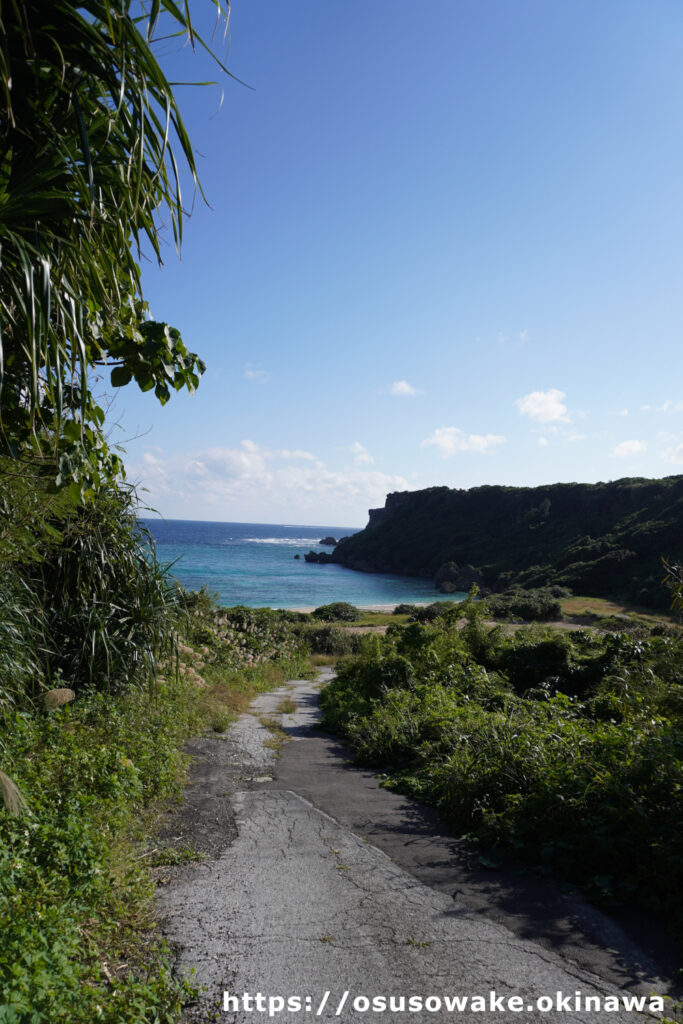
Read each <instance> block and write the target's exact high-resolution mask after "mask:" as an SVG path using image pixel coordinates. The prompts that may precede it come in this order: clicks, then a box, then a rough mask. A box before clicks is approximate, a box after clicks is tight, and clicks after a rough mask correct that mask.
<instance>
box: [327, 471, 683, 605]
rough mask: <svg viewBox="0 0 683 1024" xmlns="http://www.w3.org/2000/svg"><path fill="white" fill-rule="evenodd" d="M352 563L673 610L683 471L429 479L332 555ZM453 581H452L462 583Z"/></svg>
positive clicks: (680, 550)
mask: <svg viewBox="0 0 683 1024" xmlns="http://www.w3.org/2000/svg"><path fill="white" fill-rule="evenodd" d="M326 557H329V558H331V559H332V560H333V561H335V562H339V563H341V564H342V565H346V566H348V567H350V568H354V569H361V570H365V571H371V572H392V573H403V574H406V575H413V576H426V577H432V578H434V577H437V578H438V574H439V571H440V570H443V569H444V567H447V566H448V563H454V566H455V568H454V569H453V570H452V571H450V572H446V573H443V572H442V576H441V578H444V579H449V580H453V581H455V583H457V581H458V574H460V576H461V577H462V583H461V585H460V586H459V587H458V589H464V590H469V587H470V586H471V584H472V582H478V583H479V584H480V585H482V586H484V587H487V588H490V589H494V590H504V589H506V588H508V587H510V586H512V585H513V584H517V585H521V586H524V587H544V586H548V585H551V584H555V585H559V586H564V587H569V588H570V589H571V590H574V591H575V592H577V593H581V594H586V595H593V596H598V597H599V596H605V597H615V598H620V599H622V600H624V601H628V602H630V603H632V604H640V605H645V606H649V607H653V608H665V607H667V606H668V604H669V602H670V595H669V593H668V591H667V590H666V589H665V588H663V587H662V578H663V576H664V570H663V568H662V559H663V558H665V559H667V561H669V562H672V563H679V562H681V561H682V560H683V476H671V477H665V478H664V479H662V480H646V479H639V478H635V479H629V478H626V479H623V480H616V481H614V482H611V483H598V484H552V485H548V486H544V487H474V488H471V489H470V490H451V489H450V488H448V487H430V488H427V489H426V490H422V491H413V492H405V493H397V494H390V495H389V496H388V498H387V502H386V507H385V508H384V509H376V510H372V511H371V513H370V523H369V524H368V526H367V527H366V528H365V529H364V530H362V531H361V532H360V533H356V534H354V535H353V536H351V537H348V538H346V539H344V540H343V541H341V542H340V543H339V544H338V545H337V547H336V548H335V550H334V552H333V553H332V555H331V556H326ZM455 583H453V584H452V585H453V586H454V587H455Z"/></svg>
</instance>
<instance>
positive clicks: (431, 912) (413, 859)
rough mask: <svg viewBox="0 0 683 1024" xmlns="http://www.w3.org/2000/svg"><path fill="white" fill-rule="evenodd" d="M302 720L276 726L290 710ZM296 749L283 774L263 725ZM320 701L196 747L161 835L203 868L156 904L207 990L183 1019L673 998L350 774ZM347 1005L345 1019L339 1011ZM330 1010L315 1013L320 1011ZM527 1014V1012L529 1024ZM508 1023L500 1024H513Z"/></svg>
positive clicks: (574, 910)
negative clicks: (459, 1001)
mask: <svg viewBox="0 0 683 1024" xmlns="http://www.w3.org/2000/svg"><path fill="white" fill-rule="evenodd" d="M329 672H330V670H323V671H322V673H321V675H322V676H323V677H325V676H326V675H327V677H329ZM285 696H286V697H291V698H293V699H294V700H295V701H296V703H297V711H296V712H294V713H292V714H284V715H278V712H277V708H278V705H279V704H280V702H281V701H282V698H283V697H285ZM264 715H266V716H268V717H277V718H279V720H280V721H281V723H282V727H283V728H284V729H285V731H286V732H288V734H289V736H290V737H291V739H292V741H293V742H291V743H288V744H285V746H284V748H283V751H282V757H281V758H280V759H278V757H277V754H276V753H275V751H274V750H273V749H272V747H271V746H269V745H268V740H269V739H270V736H271V734H270V733H269V732H268V731H267V729H266V728H264V726H263V725H262V724H261V723H260V721H259V717H262V716H264ZM316 716H317V685H316V684H315V683H311V682H310V681H297V682H293V683H290V684H287V686H286V687H283V688H282V689H280V690H278V691H275V692H274V693H271V694H266V695H263V696H261V697H259V698H257V700H256V701H255V702H254V704H253V705H252V713H249V714H245V715H242V716H241V717H240V719H239V720H238V721H237V722H236V723H235V724H234V725H233V727H232V728H231V729H230V731H229V733H228V734H227V735H226V737H225V738H207V739H204V740H197V741H194V744H193V748H191V750H192V749H194V753H195V755H196V758H197V760H196V767H195V771H194V772H193V775H192V783H193V784H192V785H191V786H190V787H189V789H188V791H187V798H186V800H185V802H184V806H183V807H182V808H180V809H179V811H178V813H177V815H175V816H173V817H172V818H171V819H170V820H169V823H168V825H167V836H168V837H169V838H172V839H173V841H175V842H179V843H181V844H187V843H188V842H191V843H193V845H194V846H195V847H197V848H198V849H199V850H201V851H203V852H204V853H205V854H207V858H206V859H205V860H203V861H201V862H199V863H197V864H193V865H190V866H188V867H185V868H182V869H180V868H173V869H170V870H167V871H166V875H165V876H164V878H162V879H161V881H165V882H166V884H165V885H163V886H162V889H161V896H160V900H159V905H160V915H161V920H162V927H163V930H164V933H165V935H166V937H167V939H168V940H169V942H170V943H171V944H172V946H173V948H174V950H175V951H176V969H177V970H178V971H180V972H182V973H187V974H189V973H190V972H191V971H193V972H194V982H195V984H197V985H199V986H200V987H201V989H202V993H201V996H200V999H199V1002H198V1003H197V1004H195V1005H193V1006H192V1007H190V1008H189V1009H188V1011H187V1013H186V1020H187V1021H188V1022H189V1021H193V1022H208V1021H210V1020H224V1021H227V1022H242V1021H256V1020H267V1019H269V1018H268V1015H267V1013H259V1012H247V1011H245V1010H243V1009H240V1010H238V1011H233V1010H232V1009H230V1010H228V1011H227V1012H225V1011H224V1010H223V1009H222V1000H223V993H224V991H228V992H230V993H231V994H236V995H238V996H241V995H242V993H245V992H247V993H251V994H252V995H255V994H256V993H257V992H261V993H264V994H265V995H266V996H271V995H281V996H284V997H288V996H300V997H302V998H303V999H304V1000H305V997H307V996H309V997H311V1006H312V1009H311V1011H310V1012H307V1011H306V1003H305V1001H304V1008H303V1010H302V1011H301V1012H298V1013H296V1012H290V1013H288V1012H286V1011H285V1012H280V1013H278V1014H277V1015H276V1016H275V1018H274V1019H276V1020H278V1021H281V1022H283V1024H292V1022H295V1021H296V1022H301V1021H305V1020H306V1019H312V1018H313V1017H315V1018H316V1019H317V1020H320V1021H332V1020H336V1021H339V1020H341V1021H343V1022H345V1024H352V1022H353V1024H355V1022H357V1021H367V1020H368V1019H375V1020H377V1019H379V1020H382V1021H392V1022H393V1021H405V1020H411V1019H412V1020H419V1021H422V1020H430V1021H431V1020H433V1021H445V1020H453V1019H458V1020H460V1021H462V1022H463V1024H471V1022H482V1021H483V1020H486V1021H487V1022H490V1021H491V1020H493V1019H495V1017H496V1016H497V1014H496V1013H490V1012H489V1013H486V1014H482V1013H481V1012H472V1011H465V1012H458V1013H455V1014H454V1013H450V1012H448V1011H446V1010H445V1009H442V1010H440V1011H438V1012H427V1011H423V1012H421V1013H419V1014H416V1013H410V1014H409V1013H398V1012H396V1013H392V1012H390V1011H387V1012H384V1013H381V1014H378V1013H373V1012H360V1011H354V1009H353V999H354V997H356V996H368V997H372V996H375V995H385V996H391V995H393V996H405V997H409V996H411V995H418V996H421V997H423V998H426V997H427V996H444V995H445V994H449V995H469V996H473V995H485V996H486V997H487V998H488V995H489V992H490V991H491V990H495V992H496V994H497V995H498V996H506V997H508V996H519V997H521V998H522V1000H523V1005H524V1012H523V1013H521V1014H520V1013H517V1014H514V1015H513V1019H517V1020H520V1021H522V1020H523V1021H525V1022H527V1021H528V1022H536V1021H544V1022H545V1024H547V1022H548V1021H549V1020H552V1021H557V1020H560V1019H561V1018H562V1014H559V1013H554V1012H553V1013H548V1012H545V1013H544V1012H541V1011H539V1010H537V1009H535V1008H531V1007H532V1006H534V1007H535V1001H536V999H537V998H538V997H539V996H552V997H553V998H554V997H555V994H556V993H557V992H562V993H563V994H564V995H572V996H573V994H574V993H575V992H577V991H579V992H580V993H581V994H582V996H583V997H585V996H588V995H598V994H599V995H602V996H605V995H606V994H608V993H619V992H620V991H621V990H622V989H624V988H629V989H630V990H631V991H638V992H641V993H649V992H653V991H656V992H663V991H665V990H666V989H667V988H668V986H667V983H666V980H665V979H664V978H663V977H662V976H661V972H660V971H659V970H658V968H657V965H656V963H655V961H654V960H653V958H652V957H651V956H650V955H649V953H648V952H646V951H644V950H642V949H640V947H639V946H638V945H637V943H634V941H633V940H632V939H630V938H629V937H628V935H627V934H626V933H625V932H624V931H623V930H622V929H620V928H619V927H618V926H617V925H615V924H614V923H613V922H611V921H609V920H608V919H607V918H604V916H603V915H601V914H600V913H599V912H598V911H595V910H594V909H593V908H588V907H586V906H585V905H583V904H582V903H581V901H580V899H578V898H577V897H575V896H568V895H566V894H560V893H558V892H557V891H556V890H554V889H552V888H551V887H550V886H548V885H547V884H546V883H543V882H540V883H539V882H538V881H534V880H532V879H531V880H530V879H524V878H522V877H517V878H512V879H511V878H510V877H503V878H502V879H501V875H500V873H495V874H494V873H490V875H487V874H486V873H482V872H480V873H479V874H478V875H477V874H476V873H472V872H471V871H469V870H468V868H467V866H466V864H464V863H463V857H466V851H465V850H464V849H463V848H462V847H461V846H460V845H459V844H458V841H457V840H453V839H452V838H448V837H445V836H442V835H441V834H440V830H439V825H438V819H436V817H435V816H434V814H433V812H431V811H429V810H427V809H423V808H420V807H418V806H417V805H415V804H413V803H412V802H411V801H408V800H407V799H406V798H405V797H401V796H399V795H397V794H393V793H389V792H387V791H386V790H383V789H380V788H379V787H378V786H377V783H376V781H375V780H374V779H373V777H372V775H371V774H370V773H368V772H362V771H359V770H357V769H349V768H348V767H346V762H345V757H344V753H345V752H344V750H343V748H340V745H339V744H338V743H337V742H336V741H335V740H334V739H333V738H331V737H328V736H325V735H324V734H322V733H319V732H315V731H313V730H312V729H311V726H312V725H313V724H314V722H315V718H316ZM345 990H349V992H350V995H349V997H348V1001H347V1005H346V1008H345V1009H344V1010H343V1012H342V1014H341V1016H336V1015H335V1014H336V1009H337V1006H338V1003H339V1000H340V999H341V997H342V995H343V993H344V991H345ZM326 991H329V992H330V997H329V1001H328V1003H327V1005H326V1006H325V1007H324V1008H323V1010H322V1012H321V1013H320V1015H317V1014H316V1010H317V1009H318V1008H319V1005H320V1001H321V999H322V997H323V994H324V993H325V992H326ZM527 1007H529V1009H527ZM509 1015H510V1014H509V1011H508V1012H507V1013H503V1014H502V1015H501V1016H502V1017H503V1019H504V1018H505V1017H509ZM570 1016H571V1019H572V1020H573V1021H576V1022H581V1024H584V1022H586V1024H589V1022H590V1024H598V1022H600V1021H603V1020H604V1021H607V1020H609V1021H612V1022H615V1021H618V1022H620V1024H621V1022H625V1021H630V1022H634V1021H637V1020H644V1019H645V1017H644V1016H643V1015H641V1014H638V1013H636V1012H626V1011H618V1012H604V1011H603V1012H601V1013H598V1012H595V1011H591V1012H586V1011H574V1012H572V1013H571V1015H570Z"/></svg>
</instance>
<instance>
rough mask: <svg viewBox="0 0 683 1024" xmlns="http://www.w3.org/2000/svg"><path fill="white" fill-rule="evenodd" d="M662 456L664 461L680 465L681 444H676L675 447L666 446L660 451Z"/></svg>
mask: <svg viewBox="0 0 683 1024" xmlns="http://www.w3.org/2000/svg"><path fill="white" fill-rule="evenodd" d="M662 458H663V459H664V461H665V462H673V463H674V465H676V466H680V465H681V463H683V444H679V445H676V447H675V448H667V449H666V450H665V451H663V452H662Z"/></svg>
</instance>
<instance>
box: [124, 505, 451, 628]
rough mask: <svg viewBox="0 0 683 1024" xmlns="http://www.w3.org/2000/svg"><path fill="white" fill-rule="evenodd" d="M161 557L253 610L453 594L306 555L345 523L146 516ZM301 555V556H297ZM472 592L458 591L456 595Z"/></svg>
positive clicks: (187, 580)
mask: <svg viewBox="0 0 683 1024" xmlns="http://www.w3.org/2000/svg"><path fill="white" fill-rule="evenodd" d="M143 522H144V524H145V525H146V526H147V527H148V529H149V530H150V532H151V533H152V536H153V537H154V539H155V541H156V545H157V555H158V557H159V560H160V561H161V562H164V563H167V562H174V565H173V568H172V570H171V572H172V575H174V576H175V577H176V579H178V580H179V581H180V583H182V584H183V585H184V586H186V587H188V588H189V589H191V590H199V588H200V587H201V586H203V585H205V586H206V587H208V589H209V590H210V591H211V592H212V593H215V594H217V595H218V597H219V600H220V602H221V604H223V605H234V604H245V605H248V606H250V607H252V608H263V607H271V608H315V607H317V606H318V605H321V604H329V603H330V602H331V601H349V602H350V603H351V604H355V605H359V606H360V607H364V606H366V607H367V606H372V605H394V604H399V603H400V602H402V601H408V602H415V603H422V604H426V603H428V602H430V601H438V600H440V599H446V595H443V594H440V593H439V592H438V590H437V589H436V587H435V586H434V584H433V583H432V582H431V581H430V580H420V579H415V578H413V577H410V576H388V575H384V574H374V573H372V574H370V573H364V572H354V571H353V570H352V569H345V568H343V567H342V566H340V565H317V564H309V563H308V562H305V561H304V557H303V556H304V554H305V553H306V552H307V551H310V550H311V549H313V550H314V551H331V550H332V549H331V548H329V547H328V548H325V547H323V546H321V545H320V544H319V543H318V541H319V540H320V538H321V537H326V536H328V535H331V536H333V537H335V538H336V539H337V540H339V538H340V537H344V536H347V535H348V534H350V533H356V532H357V529H354V528H349V527H339V526H276V525H273V524H272V523H269V524H263V523H201V522H191V521H189V520H180V519H169V520H159V519H145V520H143ZM297 554H298V555H301V558H300V559H295V558H294V556H295V555H297ZM465 596H466V595H465V594H461V595H460V594H451V595H448V599H450V600H453V599H454V598H455V599H456V600H457V599H458V598H459V597H465Z"/></svg>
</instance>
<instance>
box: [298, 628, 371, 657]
mask: <svg viewBox="0 0 683 1024" xmlns="http://www.w3.org/2000/svg"><path fill="white" fill-rule="evenodd" d="M298 635H299V637H300V638H301V640H302V641H303V643H304V644H305V645H306V647H307V648H308V649H309V650H310V651H311V653H312V654H331V655H336V656H342V655H345V654H356V653H357V652H358V651H359V650H360V647H361V642H362V639H363V638H362V637H360V636H358V634H357V633H351V632H349V630H347V629H344V628H343V627H341V626H335V625H333V624H327V625H324V626H314V625H311V626H303V627H300V629H299V634H298Z"/></svg>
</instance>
